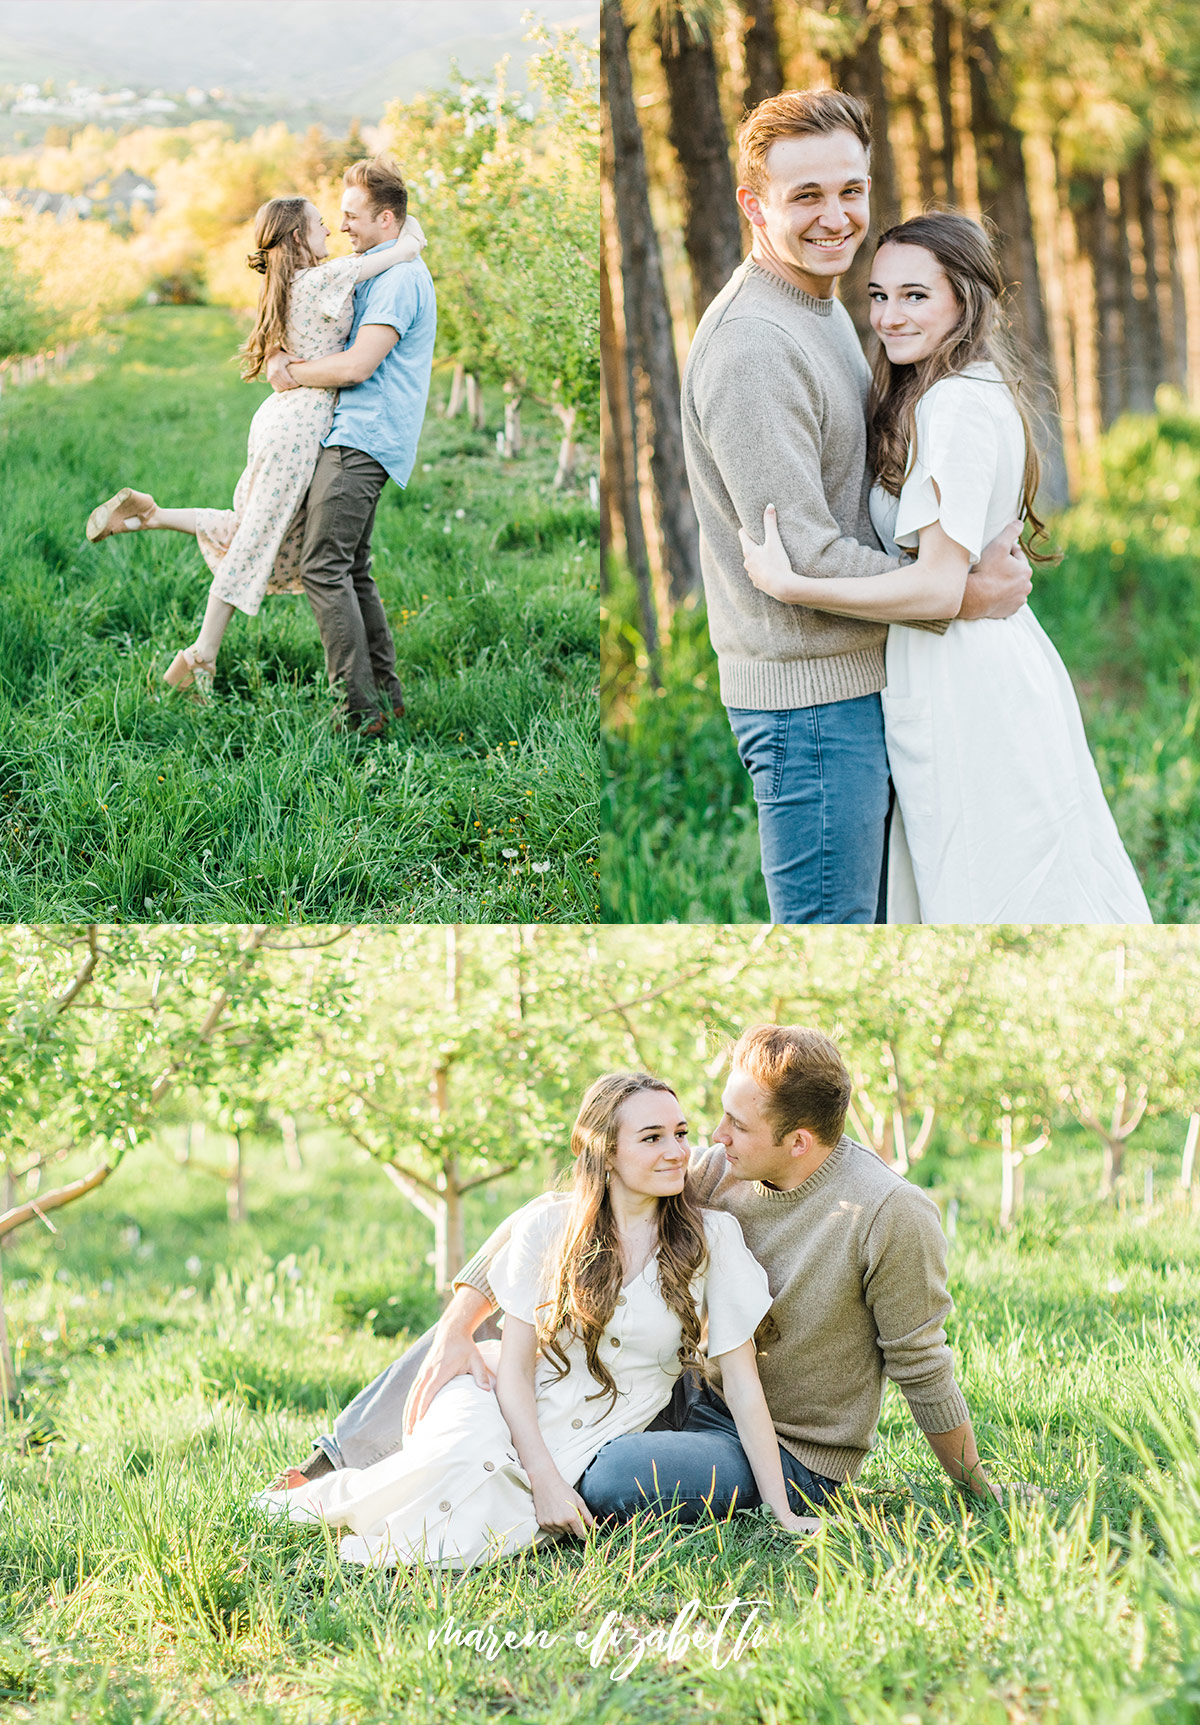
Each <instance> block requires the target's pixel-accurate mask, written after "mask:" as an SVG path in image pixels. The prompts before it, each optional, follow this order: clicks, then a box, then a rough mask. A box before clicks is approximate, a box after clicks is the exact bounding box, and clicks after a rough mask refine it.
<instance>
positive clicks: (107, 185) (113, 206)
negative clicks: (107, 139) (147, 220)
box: [84, 168, 158, 223]
mask: <svg viewBox="0 0 1200 1725" xmlns="http://www.w3.org/2000/svg"><path fill="white" fill-rule="evenodd" d="M84 196H85V197H86V198H90V199H91V205H90V207H91V209H92V210H93V211H94V212H95V214H96V215H98V216H102V217H103V218H104V219H105V220H106V221H109V222H112V221H116V222H123V223H124V222H129V221H131V220H132V219H133V212H134V210H138V209H140V210H145V212H146V214H147V215H149V216H152V215H153V214H154V212H155V210H156V209H157V208H158V193H157V191H156V189H155V186H154V182H153V181H152V180H148V179H147V178H146V176H145V175H144V174H135V173H134V171H133V169H132V168H122V170H121V172H120V173H119V174H117V175H115V176H112V175H102V176H101V177H100V179H98V180H93V181H92V183H91V185H90V186H85V187H84Z"/></svg>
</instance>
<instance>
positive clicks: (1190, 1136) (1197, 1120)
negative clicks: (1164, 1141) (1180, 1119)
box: [1179, 1113, 1200, 1192]
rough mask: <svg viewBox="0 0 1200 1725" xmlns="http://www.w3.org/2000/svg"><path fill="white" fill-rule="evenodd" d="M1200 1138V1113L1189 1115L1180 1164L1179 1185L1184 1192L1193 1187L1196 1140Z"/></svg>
mask: <svg viewBox="0 0 1200 1725" xmlns="http://www.w3.org/2000/svg"><path fill="white" fill-rule="evenodd" d="M1198 1139H1200V1113H1193V1114H1190V1115H1189V1116H1188V1129H1187V1137H1186V1138H1185V1139H1184V1141H1183V1160H1182V1161H1181V1163H1180V1165H1179V1185H1180V1188H1181V1190H1183V1191H1184V1192H1190V1191H1191V1189H1192V1177H1193V1175H1194V1174H1195V1171H1196V1142H1197V1140H1198Z"/></svg>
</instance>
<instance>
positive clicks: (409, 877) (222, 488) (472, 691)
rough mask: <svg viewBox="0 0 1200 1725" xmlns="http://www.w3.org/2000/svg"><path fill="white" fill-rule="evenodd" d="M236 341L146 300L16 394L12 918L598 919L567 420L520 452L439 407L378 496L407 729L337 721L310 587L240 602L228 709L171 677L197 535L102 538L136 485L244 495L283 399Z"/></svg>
mask: <svg viewBox="0 0 1200 1725" xmlns="http://www.w3.org/2000/svg"><path fill="white" fill-rule="evenodd" d="M238 339H239V337H238V333H237V330H236V328H235V326H234V324H233V322H232V319H231V318H230V316H229V315H228V314H226V313H224V312H221V311H217V310H213V309H209V308H205V307H178V308H176V307H161V308H155V309H153V310H146V311H142V312H137V313H134V314H132V315H131V316H129V317H128V318H127V319H125V320H123V321H122V323H121V325H120V327H119V328H118V330H117V331H116V333H115V334H114V335H113V336H112V337H111V339H110V340H109V341H108V342H107V343H106V344H105V343H98V344H97V345H96V347H95V349H94V351H93V353H92V355H91V357H90V359H87V360H85V361H84V362H83V363H80V364H78V365H77V366H76V367H75V368H74V369H73V370H71V371H68V372H66V373H64V374H62V375H61V376H60V377H59V378H57V379H55V380H54V381H53V382H47V383H44V384H37V385H32V386H30V387H28V388H26V389H23V390H17V391H12V392H10V393H9V394H8V395H7V396H6V397H5V398H4V402H3V406H2V410H0V413H2V416H0V447H2V449H3V464H4V472H5V478H6V483H5V486H4V488H3V491H2V492H0V534H2V537H3V544H4V563H3V571H2V573H0V811H2V812H0V915H3V917H4V918H5V919H7V920H12V921H16V920H21V919H25V918H36V919H42V920H56V919H61V920H65V921H72V920H79V919H90V918H98V919H101V920H104V919H109V918H123V919H133V920H139V921H146V920H160V919H163V920H194V921H208V920H231V921H242V920H247V919H251V920H253V919H255V918H260V917H267V918H275V917H280V918H282V917H289V918H302V919H313V920H320V921H329V920H345V919H363V918H365V919H369V920H370V919H375V920H400V919H407V918H413V919H414V920H417V921H424V922H439V921H463V922H491V921H508V920H510V919H515V920H525V921H555V920H569V921H578V920H587V919H589V918H590V917H591V916H592V915H594V912H595V898H594V891H593V888H594V882H595V875H594V867H593V861H592V859H593V858H594V857H595V855H596V852H595V847H594V833H595V830H596V828H595V799H596V782H597V781H596V767H595V702H594V693H593V692H594V687H595V680H596V622H595V618H596V608H595V566H596V550H595V545H596V538H597V517H596V512H595V510H594V509H593V508H591V507H590V506H589V504H588V503H587V501H586V498H584V497H582V496H581V495H580V494H579V493H576V494H575V495H574V496H563V495H561V494H556V493H554V492H553V491H552V490H551V488H550V479H551V477H552V474H553V465H554V449H555V435H554V426H553V424H552V422H551V420H550V417H549V415H545V416H543V415H541V414H540V412H539V411H538V410H537V409H536V408H533V409H529V410H527V414H526V419H527V428H528V431H529V432H530V434H531V435H530V437H529V442H528V451H527V453H526V455H525V456H524V457H523V458H522V459H521V460H520V461H519V462H504V461H501V460H500V458H499V457H498V456H497V454H496V449H495V441H494V425H493V426H492V427H491V428H490V429H489V430H488V431H486V432H482V433H481V432H475V431H473V430H471V429H469V428H468V426H467V425H466V422H465V420H464V419H457V420H452V421H446V420H442V419H439V418H438V417H437V415H436V414H435V413H434V412H433V411H432V407H431V411H430V413H429V415H428V417H427V419H426V423H425V430H424V433H423V437H422V443H421V448H420V451H419V454H418V458H417V467H416V470H415V472H414V474H413V477H412V481H411V483H410V485H409V486H408V488H407V489H406V490H404V491H401V490H400V489H399V488H398V487H397V486H395V485H392V484H389V485H388V486H387V487H386V488H385V490H384V493H383V497H382V499H381V502H380V507H379V513H378V516H377V520H376V528H375V539H374V553H375V575H376V579H377V580H378V582H379V586H380V590H381V592H382V595H383V599H384V603H385V605H386V607H387V610H388V614H389V616H390V618H391V619H392V623H393V628H394V631H395V635H396V643H397V650H398V655H399V669H400V674H401V677H402V678H403V680H404V683H405V689H406V694H407V702H408V715H407V718H406V719H405V720H404V721H402V722H400V723H398V724H395V725H393V726H392V727H391V730H390V732H389V735H388V737H387V740H386V741H385V742H383V743H382V744H379V743H376V744H372V743H369V742H367V741H365V740H357V739H355V738H354V737H345V736H336V735H333V734H332V732H331V728H330V715H331V711H332V701H331V697H330V693H329V690H328V687H327V686H324V682H323V680H324V669H323V667H324V657H323V654H322V650H321V644H320V639H319V636H318V633H317V628H316V623H315V621H314V618H313V616H312V612H311V610H310V608H309V605H308V602H307V600H306V599H305V598H304V597H303V596H297V597H290V596H280V597H276V598H272V599H269V600H267V601H266V602H265V603H264V605H263V608H262V610H261V611H260V613H259V615H258V617H257V618H254V619H248V618H245V617H241V616H238V617H235V619H234V621H233V623H232V625H231V627H230V631H229V634H228V635H227V637H226V645H225V650H224V653H223V656H222V661H221V666H220V672H219V683H218V695H217V699H216V700H215V701H214V703H213V704H212V705H211V706H209V707H207V708H199V707H197V706H195V705H194V704H193V703H191V702H189V701H188V700H186V699H181V698H180V697H178V696H177V695H174V694H173V693H172V692H171V691H170V690H169V689H167V687H166V685H164V684H163V682H162V673H163V671H164V669H165V668H166V666H167V665H168V664H169V663H170V661H171V658H172V657H173V655H174V653H175V651H176V649H177V648H179V647H181V646H184V645H186V644H187V643H188V642H190V641H192V640H193V639H194V638H195V632H196V629H197V627H198V624H199V619H200V616H201V614H202V610H203V605H204V600H205V595H206V593H207V588H208V571H207V568H206V566H205V565H204V562H203V559H202V558H201V556H200V554H199V552H198V551H197V549H196V546H195V543H194V541H192V540H191V539H189V538H185V537H183V536H181V535H177V534H167V533H161V534H150V535H146V537H145V538H140V539H135V538H133V537H130V538H118V539H115V540H111V541H106V542H104V543H102V544H100V545H95V546H92V545H89V544H88V543H87V542H86V540H85V538H84V533H83V526H84V522H85V521H86V519H87V514H88V511H89V510H90V509H91V508H92V506H93V505H94V504H95V503H97V502H99V501H100V500H101V499H102V498H104V497H106V496H107V495H109V494H110V493H111V492H112V491H114V490H115V489H116V488H117V486H119V485H121V484H129V483H134V484H137V485H139V486H144V487H146V488H148V489H151V490H153V492H154V493H155V495H156V496H157V498H158V499H159V501H160V502H162V503H164V504H173V505H176V506H186V505H189V504H207V505H213V506H216V507H222V508H224V507H228V501H229V499H230V498H231V496H232V493H233V486H234V483H235V481H236V479H237V476H238V474H239V472H240V470H241V467H242V465H243V462H244V458H245V440H246V431H247V427H248V425H249V421H250V418H251V416H252V414H253V411H254V408H255V407H256V406H257V404H258V401H259V400H260V399H261V397H262V394H263V393H264V391H263V389H262V387H261V386H258V385H247V384H244V383H242V382H240V381H239V379H238V377H237V372H236V367H235V366H234V364H233V363H232V360H231V355H232V354H233V352H234V351H235V349H236V347H237V344H238ZM444 395H445V385H444V382H443V381H441V380H438V379H435V390H434V399H437V398H438V397H439V396H440V397H442V398H444ZM489 409H490V414H491V419H492V420H493V421H495V420H496V415H497V414H498V413H500V411H501V410H500V407H499V403H498V402H489ZM505 851H511V852H513V853H514V854H513V855H512V856H505V855H504V852H505ZM535 864H537V865H548V866H539V868H538V869H537V870H536V872H535V870H534V866H533V865H535Z"/></svg>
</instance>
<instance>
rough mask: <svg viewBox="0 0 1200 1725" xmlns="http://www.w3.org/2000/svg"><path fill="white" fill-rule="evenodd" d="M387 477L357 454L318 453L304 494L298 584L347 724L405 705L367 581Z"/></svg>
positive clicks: (378, 603)
mask: <svg viewBox="0 0 1200 1725" xmlns="http://www.w3.org/2000/svg"><path fill="white" fill-rule="evenodd" d="M386 481H387V472H386V470H385V469H384V468H382V467H381V466H380V465H379V463H378V462H377V461H376V460H374V459H373V457H371V456H370V455H367V454H365V453H364V452H363V451H362V450H361V449H342V448H339V447H337V446H334V447H333V448H330V449H323V450H322V451H321V454H320V457H319V459H318V461H317V469H316V472H315V473H314V474H313V479H312V484H311V485H310V486H309V488H308V498H307V504H306V514H305V525H304V545H303V549H302V551H301V553H300V579H301V581H302V582H303V583H304V591H305V592H306V593H307V594H308V599H309V603H310V604H311V606H312V608H313V612H314V614H315V615H316V619H317V628H318V629H319V630H320V631H321V642H322V645H323V646H324V648H325V669H326V671H327V673H328V676H329V682H330V686H331V687H332V688H333V689H334V690H336V691H337V692H338V693H339V694H340V696H341V699H342V701H343V703H344V707H345V711H346V713H347V715H348V716H350V717H351V718H352V719H360V718H362V717H369V716H373V715H374V714H375V713H377V712H378V711H379V708H380V706H381V705H382V706H383V709H384V711H385V712H387V711H390V710H391V709H392V708H393V707H402V706H403V704H404V696H403V690H402V689H401V686H400V679H399V678H398V677H397V675H396V646H395V642H394V641H393V640H392V631H391V629H390V628H389V627H388V620H387V617H386V615H385V614H384V609H383V601H382V600H381V599H380V597H379V589H378V587H376V585H375V582H374V581H373V579H372V577H371V529H372V527H373V526H374V525H375V507H376V505H377V504H378V502H379V494H380V492H381V491H382V490H383V487H384V485H385V483H386Z"/></svg>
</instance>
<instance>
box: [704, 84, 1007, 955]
mask: <svg viewBox="0 0 1200 1725" xmlns="http://www.w3.org/2000/svg"><path fill="white" fill-rule="evenodd" d="M870 141H871V140H870V130H869V121H868V114H867V110H866V108H865V106H864V105H863V104H862V103H861V102H859V101H857V100H856V99H855V98H854V97H852V96H848V95H846V94H844V93H843V92H841V91H837V90H807V91H788V92H785V93H784V94H782V95H779V96H773V97H771V98H770V99H769V100H768V101H766V102H762V103H760V104H759V106H758V107H757V108H755V109H754V110H753V111H752V112H751V113H750V114H749V115H747V117H746V119H745V120H744V121H743V123H742V126H741V128H740V130H739V133H738V145H739V161H738V177H739V180H740V182H741V183H740V184H739V186H738V193H737V196H738V204H739V206H740V208H741V210H742V212H743V214H744V215H745V217H746V219H747V221H748V222H749V223H750V228H751V234H752V236H753V237H752V246H751V254H750V257H749V258H748V259H747V260H746V261H745V262H744V263H743V264H741V265H740V266H739V268H738V269H737V270H736V271H735V272H734V274H733V276H732V278H731V279H730V281H729V283H728V284H727V285H726V287H725V288H724V289H723V290H722V291H721V293H720V294H718V296H717V298H716V299H715V300H714V301H713V302H712V304H711V305H710V306H709V308H708V310H707V311H706V312H705V314H704V316H703V318H702V319H701V320H700V324H699V327H698V329H697V330H696V335H695V339H694V340H693V343H692V348H691V352H690V354H689V356H688V361H687V366H686V368H685V371H684V379H683V432H684V448H685V453H686V457H687V468H688V478H689V482H690V486H691V493H692V498H693V501H694V503H695V506H696V513H697V516H698V518H699V523H700V563H701V569H702V571H703V575H704V587H705V595H706V599H707V606H708V624H709V633H710V635H711V638H712V643H713V647H714V648H715V650H716V654H717V661H718V666H719V670H720V681H721V699H722V701H723V702H724V703H725V706H726V708H727V709H728V712H729V720H730V724H731V725H732V727H733V731H734V734H735V736H736V738H737V742H738V749H739V753H740V755H741V758H742V760H743V762H744V764H745V766H746V767H747V769H748V771H749V773H750V775H751V778H752V780H753V782H754V794H755V798H756V800H757V802H758V817H759V836H760V842H761V848H762V862H763V874H764V876H765V879H766V883H767V895H768V898H769V901H770V907H771V917H772V920H773V921H775V922H787V923H814V922H827V923H830V922H871V921H873V920H874V918H875V915H876V910H877V905H878V902H879V889H880V876H881V870H882V863H883V853H884V831H885V823H886V819H887V810H888V765H887V754H886V750H885V748H884V735H883V714H882V709H881V706H880V700H879V691H880V690H881V689H882V688H883V685H884V680H885V678H884V657H883V649H884V643H885V640H886V629H885V627H884V625H883V624H882V623H881V622H875V621H868V620H865V619H864V618H862V617H839V616H835V615H833V614H831V613H829V612H825V611H814V610H805V609H804V608H803V607H799V606H795V605H786V604H782V603H780V602H779V601H778V600H776V599H773V598H771V597H770V596H768V595H767V594H765V593H761V592H759V591H758V589H757V588H755V587H754V586H753V585H752V584H751V582H750V581H749V579H748V577H747V575H746V573H745V570H744V568H743V550H742V546H741V543H740V541H739V538H738V532H739V529H742V528H744V529H745V530H746V532H748V533H750V534H751V535H753V536H754V537H755V538H757V537H759V536H760V530H761V523H762V520H763V511H764V509H765V508H766V506H767V505H768V504H772V503H773V504H777V505H778V511H779V531H780V535H781V537H782V540H783V543H784V545H785V546H786V548H787V550H788V553H789V559H790V562H791V567H792V568H793V569H794V570H795V571H796V572H797V573H801V574H805V575H808V576H813V577H818V578H821V577H825V578H828V577H831V576H863V575H878V574H880V573H882V572H883V571H884V570H888V569H894V568H896V567H898V564H897V562H896V560H895V559H893V558H889V557H887V556H886V555H885V554H884V553H883V551H881V550H880V549H879V542H878V540H877V539H876V537H875V533H874V530H873V529H872V526H871V522H870V516H869V514H868V510H867V496H868V491H869V476H868V473H867V459H866V458H867V450H866V421H865V407H866V399H867V389H868V385H869V381H870V375H869V372H868V368H867V363H866V360H865V358H864V356H863V353H862V349H861V348H860V346H859V342H858V337H857V336H856V334H855V332H854V326H853V324H852V323H851V321H850V317H849V314H848V313H847V311H846V309H845V307H844V306H843V305H842V304H841V303H840V301H838V300H837V299H836V298H835V297H834V290H835V288H836V285H837V280H838V277H839V276H840V275H842V274H843V273H844V272H845V271H846V270H847V269H848V268H849V267H850V264H851V262H852V261H853V258H854V255H855V253H856V252H857V250H858V248H859V246H860V245H861V244H862V242H863V240H864V239H865V238H866V234H867V228H868V225H869V221H870V204H869V193H870V185H871V180H870ZM1018 532H1019V524H1018V523H1016V522H1014V523H1013V524H1012V526H1011V528H1009V529H1007V530H1006V531H1005V532H1004V533H1003V534H1001V535H1000V537H999V538H998V539H997V540H996V541H995V542H994V543H993V544H992V545H991V546H989V547H988V548H987V550H985V552H984V555H983V558H982V560H981V562H980V565H979V568H978V569H977V570H976V571H975V572H974V574H972V575H971V576H970V577H969V578H968V583H967V591H966V595H965V597H964V601H963V609H962V612H961V615H962V616H964V617H983V616H995V617H999V616H1009V615H1011V614H1012V613H1013V612H1014V611H1016V610H1018V609H1019V608H1020V606H1021V605H1022V604H1023V603H1024V600H1025V595H1026V594H1027V593H1028V591H1029V565H1028V563H1027V561H1026V560H1025V558H1024V555H1023V554H1022V553H1019V552H1018V553H1017V554H1016V555H1012V554H1011V550H1012V546H1013V544H1014V542H1015V541H1016V538H1017V535H1018ZM918 626H920V625H918ZM930 627H937V628H944V627H945V625H944V624H939V625H930Z"/></svg>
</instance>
